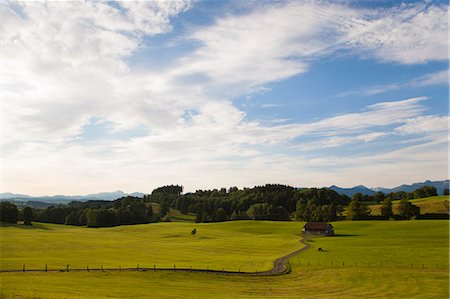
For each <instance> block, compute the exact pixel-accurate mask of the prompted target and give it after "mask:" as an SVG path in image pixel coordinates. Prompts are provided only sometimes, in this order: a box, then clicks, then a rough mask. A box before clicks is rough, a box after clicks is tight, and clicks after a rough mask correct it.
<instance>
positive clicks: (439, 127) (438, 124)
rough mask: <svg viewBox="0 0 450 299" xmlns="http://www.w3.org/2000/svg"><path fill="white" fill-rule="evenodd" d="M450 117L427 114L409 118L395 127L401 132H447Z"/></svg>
mask: <svg viewBox="0 0 450 299" xmlns="http://www.w3.org/2000/svg"><path fill="white" fill-rule="evenodd" d="M448 124H449V117H448V116H447V115H446V116H437V115H427V116H419V117H416V118H412V119H408V120H407V121H406V124H404V125H403V126H400V127H397V128H396V129H395V131H396V132H398V133H399V134H404V135H406V134H421V133H432V132H447V131H448Z"/></svg>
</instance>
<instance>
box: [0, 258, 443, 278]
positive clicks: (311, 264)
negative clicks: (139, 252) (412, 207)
mask: <svg viewBox="0 0 450 299" xmlns="http://www.w3.org/2000/svg"><path fill="white" fill-rule="evenodd" d="M292 267H295V268H297V267H299V268H300V269H307V268H318V267H319V268H323V269H327V268H397V269H439V270H449V269H450V266H449V265H448V264H447V265H443V264H430V263H428V264H426V263H389V262H369V261H365V262H357V261H355V262H349V261H333V260H331V261H295V262H289V263H288V265H287V266H286V268H285V269H283V270H282V271H279V272H276V271H274V269H271V270H265V271H260V270H257V269H255V271H249V270H248V269H246V270H245V271H241V269H239V268H238V269H230V268H222V269H213V268H209V267H205V268H195V267H192V266H189V267H185V266H184V267H177V266H176V264H175V265H173V267H167V266H157V265H156V264H154V265H153V266H150V267H149V266H141V265H139V264H137V265H136V266H134V267H122V266H120V265H119V266H118V267H103V265H100V267H99V266H96V267H95V266H94V267H92V266H89V265H87V266H86V267H84V268H79V267H71V266H70V265H69V264H67V265H66V266H65V267H57V266H52V267H49V266H48V265H45V266H44V267H42V268H37V267H34V268H31V267H27V266H26V265H25V264H23V265H22V268H21V269H3V270H0V273H2V272H3V273H7V272H16V273H17V272H105V271H115V272H121V271H142V272H145V271H155V272H156V271H166V272H167V271H169V272H203V273H216V274H233V275H258V276H264V275H280V274H287V273H289V272H290V271H291V268H292Z"/></svg>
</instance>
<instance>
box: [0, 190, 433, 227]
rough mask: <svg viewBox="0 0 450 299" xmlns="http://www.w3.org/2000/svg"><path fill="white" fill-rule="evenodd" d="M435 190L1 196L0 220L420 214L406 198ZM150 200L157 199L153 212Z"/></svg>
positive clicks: (102, 222) (92, 222) (83, 222)
mask: <svg viewBox="0 0 450 299" xmlns="http://www.w3.org/2000/svg"><path fill="white" fill-rule="evenodd" d="M435 195H437V192H436V188H434V187H430V186H425V187H422V188H419V189H417V190H415V191H414V192H411V193H407V192H395V193H389V194H383V193H382V192H376V193H375V194H374V195H372V196H368V195H363V194H361V193H356V194H354V195H353V197H352V198H350V197H348V196H346V195H340V194H338V193H337V192H335V191H333V190H331V189H328V188H302V189H298V188H294V187H291V186H286V185H280V184H267V185H264V186H256V187H253V188H243V189H238V188H237V187H231V188H228V189H226V188H221V189H213V190H197V191H195V192H189V193H185V194H183V187H182V186H180V185H169V186H162V187H159V188H157V189H155V190H153V192H152V193H151V194H148V195H145V196H144V197H143V198H138V197H133V196H127V197H123V198H120V199H117V200H114V201H107V200H90V201H87V202H79V201H73V202H71V203H69V204H68V205H56V206H50V207H47V208H44V209H42V208H41V209H33V210H32V209H30V208H29V207H26V208H25V209H23V210H22V211H19V210H18V209H17V207H16V206H15V205H14V204H12V203H9V202H6V201H2V202H1V208H0V212H1V213H0V220H1V221H2V222H12V223H15V222H16V221H17V220H18V219H19V218H20V220H24V221H26V223H28V224H30V223H31V220H33V221H39V222H48V223H57V224H66V225H80V226H88V227H104V226H116V225H125V224H139V223H150V222H158V221H161V220H162V221H170V217H169V215H168V212H169V211H170V209H171V208H172V209H176V210H179V211H180V212H181V213H183V214H188V213H190V214H194V215H195V221H196V222H220V221H228V220H244V219H253V220H280V221H281V220H290V219H292V218H294V219H296V220H301V221H335V220H339V219H344V217H343V216H342V214H343V211H344V207H347V215H346V218H347V219H348V220H361V219H389V218H398V219H410V218H413V217H418V216H419V215H420V209H419V208H418V207H417V206H415V205H413V204H412V203H411V202H409V199H413V198H422V197H428V196H435ZM393 200H400V204H399V208H398V213H397V214H396V215H394V213H393V211H392V201H393ZM152 203H157V204H159V212H158V213H154V212H153V209H152ZM369 203H381V207H380V213H381V215H380V216H372V215H370V209H369V207H368V204H369Z"/></svg>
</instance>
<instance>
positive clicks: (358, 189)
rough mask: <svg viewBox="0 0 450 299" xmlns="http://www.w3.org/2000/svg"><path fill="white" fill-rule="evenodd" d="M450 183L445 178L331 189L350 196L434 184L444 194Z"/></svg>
mask: <svg viewBox="0 0 450 299" xmlns="http://www.w3.org/2000/svg"><path fill="white" fill-rule="evenodd" d="M449 184H450V180H445V181H429V180H428V181H425V182H421V183H414V184H411V185H401V186H398V187H395V188H391V189H390V188H383V187H377V188H372V189H369V188H367V187H365V186H362V185H359V186H355V187H353V188H340V187H338V186H335V185H333V186H331V187H329V189H331V190H334V191H336V192H337V193H339V194H345V195H347V196H349V197H352V196H353V194H355V193H358V192H359V193H362V194H364V195H366V194H367V195H373V194H374V193H375V192H377V191H381V192H383V193H384V194H388V193H391V192H399V191H405V192H414V190H416V189H419V188H422V187H424V186H433V187H435V188H436V190H437V193H438V194H439V195H442V194H444V189H445V188H449Z"/></svg>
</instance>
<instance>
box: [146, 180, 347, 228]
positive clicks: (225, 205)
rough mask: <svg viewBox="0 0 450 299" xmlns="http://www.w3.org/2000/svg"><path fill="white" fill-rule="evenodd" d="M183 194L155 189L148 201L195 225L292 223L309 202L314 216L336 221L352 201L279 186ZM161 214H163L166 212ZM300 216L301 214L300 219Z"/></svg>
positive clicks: (322, 191) (324, 192)
mask: <svg viewBox="0 0 450 299" xmlns="http://www.w3.org/2000/svg"><path fill="white" fill-rule="evenodd" d="M181 190H182V189H181V188H177V187H176V186H173V187H170V186H165V187H163V188H158V189H155V191H153V192H152V194H150V195H148V196H146V197H145V198H146V200H148V201H150V202H156V203H159V204H160V205H164V206H166V205H167V203H168V205H169V206H170V207H171V208H173V209H177V210H180V211H181V213H192V214H195V221H196V222H215V221H228V220H244V219H255V220H279V221H282V220H289V219H290V218H291V217H292V216H293V215H294V213H296V212H297V208H298V207H300V209H301V205H306V204H307V202H308V201H309V200H312V201H313V202H314V204H315V206H316V208H315V210H316V211H315V213H314V214H315V216H317V217H320V218H321V219H331V220H335V219H336V215H337V213H339V212H340V211H341V210H342V208H341V206H342V205H346V204H348V202H349V201H350V198H348V197H347V196H345V195H339V194H338V193H336V192H335V191H333V190H330V189H328V188H321V189H318V188H311V189H296V188H293V187H291V186H286V185H280V184H267V185H264V186H256V187H254V188H244V189H238V188H237V187H231V188H229V189H226V188H221V189H213V190H197V191H195V192H193V193H186V194H181ZM324 206H325V207H324ZM162 210H163V212H164V210H167V208H166V209H162ZM319 210H320V212H319ZM300 214H301V213H300V212H299V213H298V215H300ZM161 215H163V213H161ZM317 217H316V218H317ZM306 218H309V217H306Z"/></svg>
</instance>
